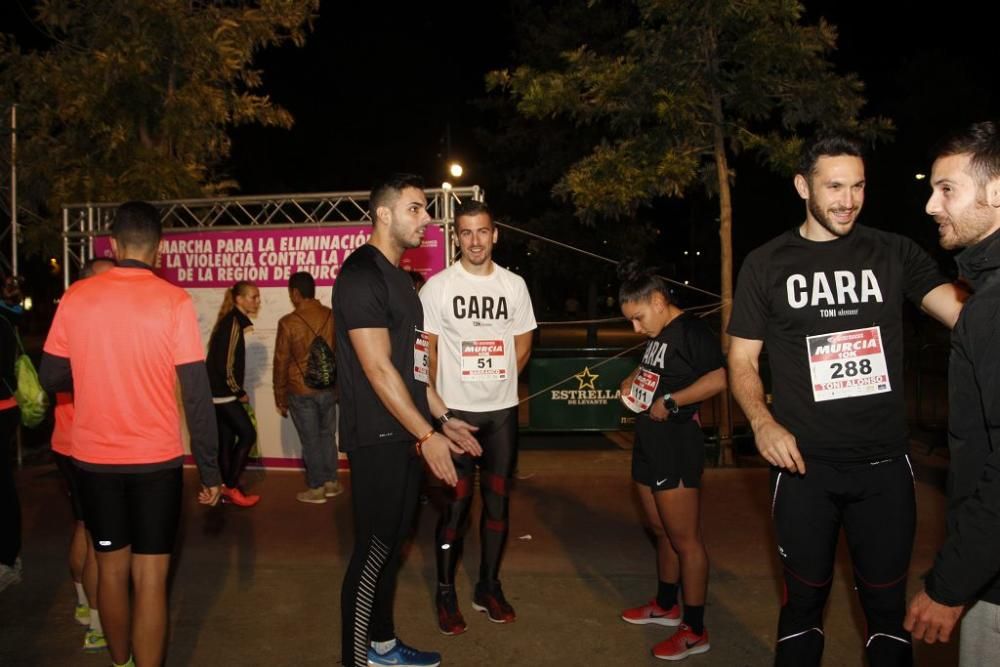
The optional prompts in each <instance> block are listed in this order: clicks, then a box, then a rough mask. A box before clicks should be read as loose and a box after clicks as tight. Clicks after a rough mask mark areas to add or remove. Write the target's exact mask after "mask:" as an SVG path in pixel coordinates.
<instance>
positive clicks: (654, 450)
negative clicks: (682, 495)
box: [632, 415, 705, 492]
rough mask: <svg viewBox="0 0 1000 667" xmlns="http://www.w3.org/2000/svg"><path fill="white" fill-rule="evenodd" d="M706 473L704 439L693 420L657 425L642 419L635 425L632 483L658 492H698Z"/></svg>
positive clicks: (699, 428) (641, 417) (643, 417)
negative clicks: (689, 490)
mask: <svg viewBox="0 0 1000 667" xmlns="http://www.w3.org/2000/svg"><path fill="white" fill-rule="evenodd" d="M704 469H705V435H704V434H703V433H702V431H701V426H700V425H699V424H698V422H697V421H695V420H694V419H687V420H686V421H684V422H681V423H677V422H671V421H669V420H667V421H666V422H654V421H653V420H651V419H649V417H646V416H644V415H641V416H640V417H639V419H638V420H637V421H636V424H635V446H634V447H633V448H632V479H633V480H635V481H636V482H638V483H639V484H642V485H644V486H648V487H649V488H650V489H652V490H653V491H654V492H655V491H666V490H668V489H676V488H677V487H679V486H684V487H686V488H698V487H700V486H701V474H702V472H703V471H704Z"/></svg>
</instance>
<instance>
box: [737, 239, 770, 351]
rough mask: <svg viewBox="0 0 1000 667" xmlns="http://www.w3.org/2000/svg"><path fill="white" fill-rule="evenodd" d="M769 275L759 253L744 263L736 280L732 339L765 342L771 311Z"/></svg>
mask: <svg viewBox="0 0 1000 667" xmlns="http://www.w3.org/2000/svg"><path fill="white" fill-rule="evenodd" d="M766 280H767V274H766V271H765V270H764V263H763V262H762V261H761V259H760V253H759V252H758V251H754V252H751V253H750V254H749V255H747V258H746V259H745V260H744V261H743V266H742V267H740V273H739V276H738V277H737V280H736V296H735V298H734V299H733V313H732V317H731V318H730V320H729V328H728V329H727V331H728V333H729V335H730V336H738V337H739V338H746V339H748V340H764V334H765V333H766V331H767V319H768V313H769V312H770V304H769V303H768V298H767V290H766V287H765V283H766Z"/></svg>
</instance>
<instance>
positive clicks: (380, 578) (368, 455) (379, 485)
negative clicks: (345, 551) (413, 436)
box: [340, 442, 424, 667]
mask: <svg viewBox="0 0 1000 667" xmlns="http://www.w3.org/2000/svg"><path fill="white" fill-rule="evenodd" d="M348 457H349V459H350V462H351V497H352V509H353V510H354V551H353V552H352V553H351V562H350V564H349V565H348V566H347V573H346V574H345V575H344V585H343V587H342V588H341V590H340V618H341V624H342V627H341V638H342V645H341V648H342V658H341V659H342V660H343V663H344V665H345V667H367V665H368V643H369V641H389V640H390V639H392V638H393V637H395V636H396V630H395V626H394V624H393V620H392V603H393V597H394V595H395V590H396V575H397V573H398V571H399V564H400V551H401V549H402V545H403V542H404V541H405V540H406V538H407V536H408V535H409V534H410V532H411V529H412V527H413V516H414V513H415V511H416V507H417V497H418V496H419V494H420V481H421V478H422V476H423V470H424V465H423V461H422V459H420V458H418V457H417V456H416V454H415V453H414V450H413V443H411V442H403V443H388V444H384V445H374V446H371V447H362V448H359V449H356V450H354V451H353V452H350V453H349V454H348Z"/></svg>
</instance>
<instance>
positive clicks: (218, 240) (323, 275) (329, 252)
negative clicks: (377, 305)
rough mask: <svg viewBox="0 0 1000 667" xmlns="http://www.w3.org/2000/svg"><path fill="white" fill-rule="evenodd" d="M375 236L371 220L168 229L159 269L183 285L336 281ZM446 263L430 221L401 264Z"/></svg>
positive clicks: (105, 248) (100, 248) (104, 248)
mask: <svg viewBox="0 0 1000 667" xmlns="http://www.w3.org/2000/svg"><path fill="white" fill-rule="evenodd" d="M370 235H371V226H370V225H355V226H350V227H328V228H318V227H310V228H308V229H287V228H286V229H274V230H269V229H262V228H261V227H254V228H248V229H246V230H242V229H236V230H227V231H215V230H210V229H205V230H202V231H192V232H183V233H178V234H172V233H167V234H165V235H164V237H163V240H162V241H161V242H160V258H159V262H158V264H157V267H156V272H157V274H158V275H160V276H162V277H163V278H165V279H167V280H169V281H170V282H172V283H173V284H175V285H178V286H180V287H229V286H230V285H232V284H233V283H235V282H237V281H239V280H250V281H253V282H255V283H257V285H258V286H259V287H286V286H287V285H288V278H289V277H291V275H292V274H293V273H295V272H297V271H308V272H309V273H311V274H312V275H313V278H315V279H316V284H317V285H332V284H333V282H334V280H336V278H337V274H338V273H339V272H340V266H341V265H342V264H343V263H344V260H345V259H347V256H348V255H350V254H351V252H352V251H354V250H355V249H357V248H360V247H361V246H362V245H363V244H365V243H366V242H367V241H368V237H369V236H370ZM111 255H112V253H111V243H110V242H109V240H108V237H107V236H98V237H96V238H94V256H96V257H111ZM445 262H446V259H445V246H444V231H443V230H442V229H441V227H438V226H437V225H429V226H428V227H427V232H426V234H425V236H424V240H423V243H421V244H420V247H419V248H413V249H412V250H407V251H406V253H405V254H404V255H403V259H402V261H401V262H400V266H401V267H402V268H404V269H407V270H410V271H418V272H419V273H422V274H423V276H424V279H427V278H430V277H431V276H432V275H434V274H435V273H437V272H438V271H440V270H442V269H443V268H445Z"/></svg>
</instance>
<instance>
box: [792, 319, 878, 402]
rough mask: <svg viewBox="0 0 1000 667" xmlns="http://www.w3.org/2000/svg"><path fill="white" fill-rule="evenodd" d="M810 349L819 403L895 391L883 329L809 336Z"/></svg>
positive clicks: (854, 330) (811, 373) (811, 365)
mask: <svg viewBox="0 0 1000 667" xmlns="http://www.w3.org/2000/svg"><path fill="white" fill-rule="evenodd" d="M806 347H807V350H808V353H809V373H810V375H811V378H812V388H813V399H814V400H815V401H816V402H817V403H819V402H821V401H836V400H840V399H844V398H855V397H859V396H871V395H873V394H882V393H886V392H890V391H892V387H891V386H890V384H889V367H888V365H887V363H886V360H885V348H884V347H883V345H882V331H881V328H880V327H868V328H867V329H853V330H851V331H837V332H834V333H828V334H820V335H818V336H809V337H807V338H806Z"/></svg>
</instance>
